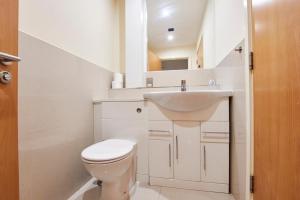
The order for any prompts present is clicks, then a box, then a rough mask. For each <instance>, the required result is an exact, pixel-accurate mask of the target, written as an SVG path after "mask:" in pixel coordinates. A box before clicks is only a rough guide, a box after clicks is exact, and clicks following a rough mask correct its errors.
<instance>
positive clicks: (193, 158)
mask: <svg viewBox="0 0 300 200" xmlns="http://www.w3.org/2000/svg"><path fill="white" fill-rule="evenodd" d="M200 146H201V144H200V122H191V121H176V122H174V178H175V179H178V180H185V181H200V162H201V161H200V159H201V149H200V148H201V147H200Z"/></svg>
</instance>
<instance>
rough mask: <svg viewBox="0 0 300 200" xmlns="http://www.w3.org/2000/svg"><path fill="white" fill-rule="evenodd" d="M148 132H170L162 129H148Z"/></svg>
mask: <svg viewBox="0 0 300 200" xmlns="http://www.w3.org/2000/svg"><path fill="white" fill-rule="evenodd" d="M148 131H149V132H158V133H171V131H164V130H152V129H151V130H148Z"/></svg>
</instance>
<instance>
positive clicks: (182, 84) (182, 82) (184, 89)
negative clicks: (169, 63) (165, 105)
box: [181, 80, 186, 92]
mask: <svg viewBox="0 0 300 200" xmlns="http://www.w3.org/2000/svg"><path fill="white" fill-rule="evenodd" d="M185 91H186V80H181V92H185Z"/></svg>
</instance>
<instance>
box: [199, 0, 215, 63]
mask: <svg viewBox="0 0 300 200" xmlns="http://www.w3.org/2000/svg"><path fill="white" fill-rule="evenodd" d="M214 24H215V15H214V0H209V1H208V3H207V7H206V10H205V14H204V18H203V22H202V28H201V32H200V36H199V42H200V39H201V37H203V58H204V60H203V61H204V68H205V69H209V68H213V67H215V26H214ZM198 45H199V44H198Z"/></svg>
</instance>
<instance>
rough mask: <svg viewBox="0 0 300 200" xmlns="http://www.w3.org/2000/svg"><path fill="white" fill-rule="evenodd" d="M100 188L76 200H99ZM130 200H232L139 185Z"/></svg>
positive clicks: (212, 195)
mask: <svg viewBox="0 0 300 200" xmlns="http://www.w3.org/2000/svg"><path fill="white" fill-rule="evenodd" d="M100 190H101V189H100V187H98V186H93V187H91V188H90V189H89V190H88V191H86V192H85V193H84V194H83V195H82V196H81V197H80V198H78V199H77V200H99V196H100V194H101V191H100ZM130 200H234V198H233V197H232V196H231V195H228V194H222V193H212V192H201V191H193V190H183V189H175V188H167V187H157V186H148V185H145V184H140V185H139V186H138V187H137V189H136V191H135V193H134V196H133V197H132V198H131V199H130Z"/></svg>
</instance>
